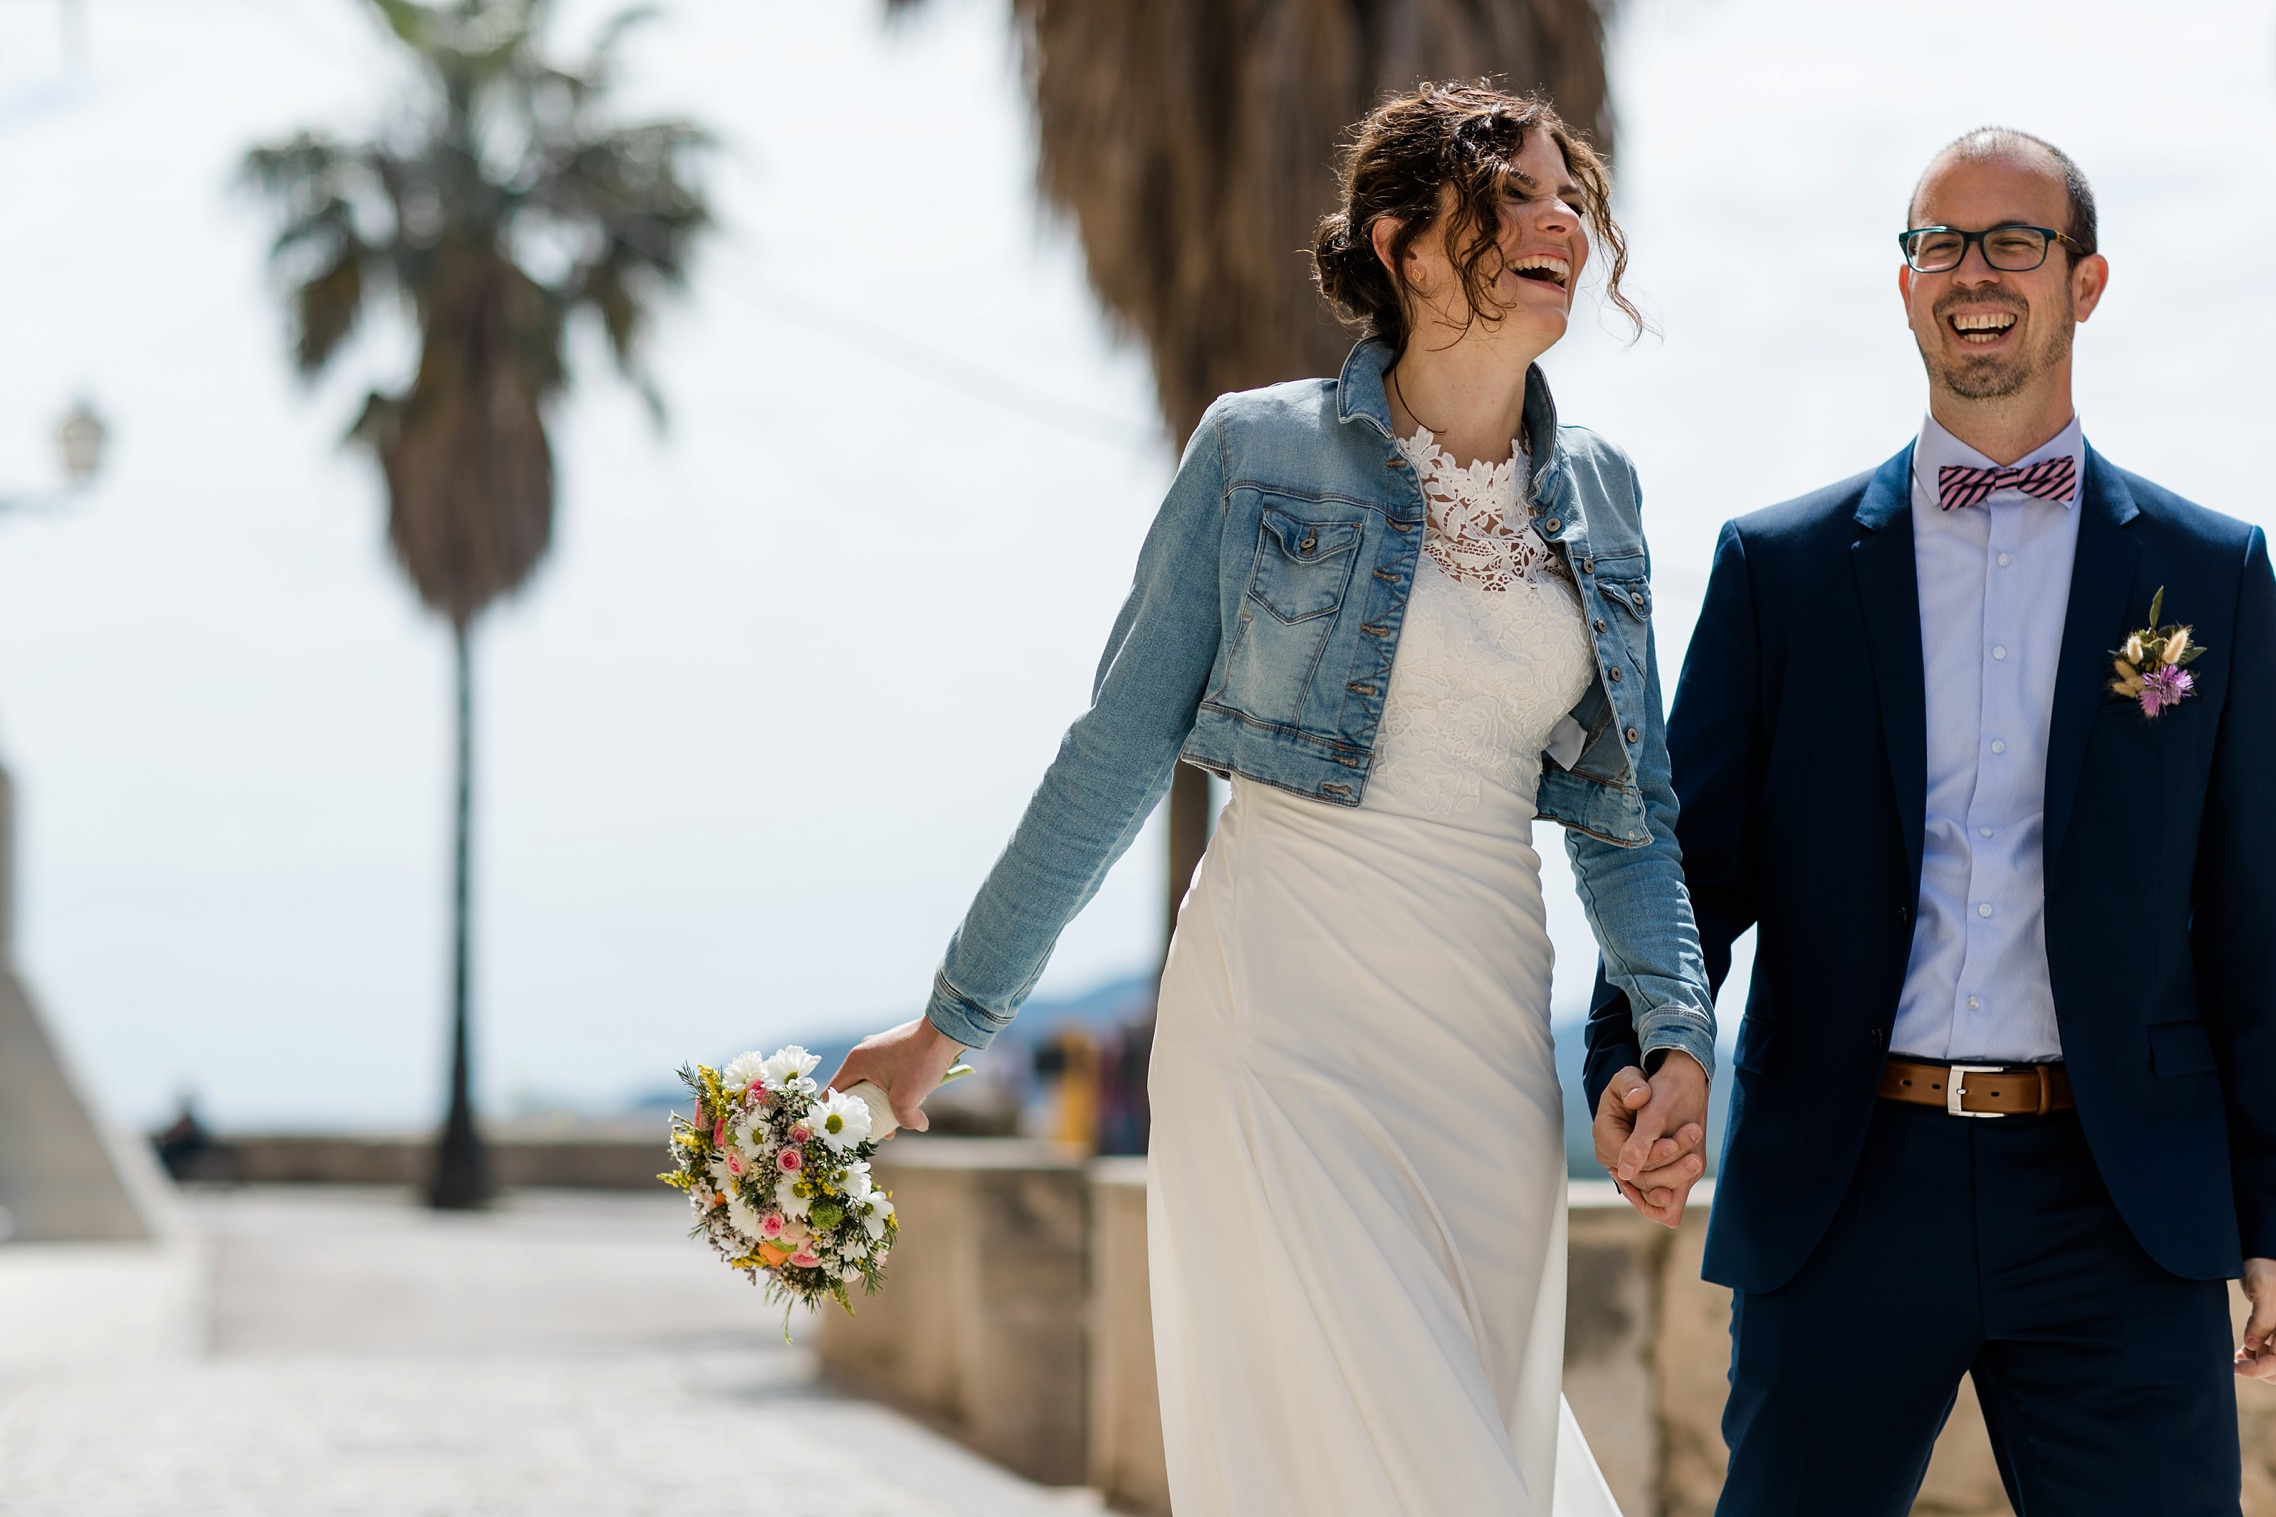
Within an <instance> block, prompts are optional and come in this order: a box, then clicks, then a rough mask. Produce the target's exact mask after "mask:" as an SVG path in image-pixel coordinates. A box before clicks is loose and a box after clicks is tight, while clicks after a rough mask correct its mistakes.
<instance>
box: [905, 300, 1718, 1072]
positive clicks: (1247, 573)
mask: <svg viewBox="0 0 2276 1517" xmlns="http://www.w3.org/2000/svg"><path fill="white" fill-rule="evenodd" d="M1391 358H1392V353H1391V351H1390V349H1389V348H1388V347H1386V346H1385V345H1383V344H1381V343H1378V342H1363V343H1361V344H1360V345H1359V346H1358V347H1356V348H1354V349H1353V350H1352V354H1351V357H1350V358H1349V359H1348V360H1347V361H1346V362H1345V364H1344V367H1343V373H1342V375H1341V376H1340V377H1338V378H1336V379H1333V380H1320V379H1314V380H1301V381H1298V382H1295V383H1291V384H1281V385H1274V386H1271V387H1270V388H1268V389H1263V390H1251V391H1246V392H1244V393H1241V394H1237V395H1227V396H1224V397H1222V398H1220V399H1219V400H1218V401H1217V402H1216V404H1214V405H1212V406H1211V407H1210V408H1209V410H1208V412H1207V413H1206V414H1205V415H1204V416H1203V417H1202V419H1201V424H1200V425H1199V426H1198V427H1196V428H1195V429H1194V433H1193V437H1192V440H1191V441H1190V442H1189V443H1188V444H1187V445H1186V450H1185V457H1184V459H1183V461H1182V462H1181V463H1180V464H1179V466H1178V474H1177V479H1176V481H1175V482H1174V483H1173V484H1172V485H1171V486H1170V491H1169V495H1168V498H1167V499H1165V500H1164V501H1163V503H1162V509H1161V512H1160V514H1159V515H1158V516H1157V517H1156V518H1155V521H1154V525H1153V528H1152V530H1151V531H1150V532H1148V533H1147V536H1146V542H1145V546H1144V547H1143V548H1142V549H1141V550H1140V552H1139V555H1138V571H1137V577H1136V582H1135V583H1134V584H1133V585H1132V587H1131V591H1130V597H1129V599H1128V600H1127V601H1125V602H1124V603H1123V607H1122V612H1121V614H1120V615H1119V616H1117V617H1116V618H1115V622H1114V630H1113V632H1112V634H1111V635H1110V636H1109V637H1108V638H1107V645H1106V653H1105V656H1104V657H1103V658H1102V659H1101V660H1100V663H1099V669H1098V675H1097V678H1096V680H1095V681H1094V683H1093V686H1092V695H1091V707H1090V710H1089V711H1087V712H1085V713H1084V714H1083V715H1082V716H1081V717H1080V718H1078V719H1077V720H1076V722H1075V724H1074V725H1073V726H1072V727H1070V728H1069V729H1068V730H1067V735H1066V737H1065V739H1064V740H1063V741H1062V742H1061V743H1060V746H1059V753H1058V756H1057V757H1056V758H1055V759H1054V760H1053V761H1052V763H1051V767H1050V768H1049V769H1048V770H1047V771H1045V773H1044V776H1043V783H1042V784H1041V785H1040V786H1039V787H1038V788H1037V790H1036V792H1035V796H1034V798H1033V799H1032V800H1030V801H1029V802H1028V807H1027V812H1026V814H1025V815H1024V816H1023V817H1022V818H1021V819H1020V824H1019V827H1018V829H1017V830H1016V831H1015V832H1014V833H1013V834H1012V840H1011V842H1010V844H1009V845H1008V846H1007V847H1006V848H1005V850H1004V852H1003V856H1002V857H1001V858H999V859H998V860H997V861H996V865H995V867H994V868H993V869H992V870H991V871H990V872H989V874H988V879H987V881H986V883H985V884H983V885H982V886H981V888H980V894H979V896H978V898H977V899H976V900H974V902H973V903H972V909H971V910H970V912H968V913H967V914H966V916H965V918H964V921H963V924H962V925H961V926H959V927H958V928H957V930H956V934H955V936H954V937H952V938H951V939H950V940H949V945H948V954H947V957H946V958H945V959H944V960H943V961H942V964H941V968H940V972H939V974H938V975H937V976H936V977H935V980H934V984H933V993H932V998H931V1000H930V1002H929V1003H928V1004H927V1006H926V1008H925V1015H926V1017H927V1018H928V1019H929V1020H930V1021H931V1022H932V1024H933V1025H934V1026H935V1027H937V1028H939V1029H940V1030H941V1031H942V1032H944V1033H946V1034H947V1035H948V1036H949V1037H951V1038H954V1039H955V1040H956V1041H957V1042H959V1043H961V1044H963V1045H965V1046H966V1047H968V1048H980V1047H985V1046H986V1045H987V1043H988V1042H989V1040H990V1039H992V1038H993V1037H994V1036H995V1035H996V1034H997V1033H998V1032H1000V1031H1001V1030H1002V1029H1003V1028H1004V1027H1005V1026H1006V1025H1007V1024H1009V1023H1010V1021H1011V1019H1012V1016H1013V1013H1014V1012H1015V1011H1017V1009H1018V1007H1019V1004H1020V1002H1021V1001H1023V1000H1025V999H1026V997H1027V994H1028V991H1029V990H1030V989H1032V988H1033V986H1034V984H1035V981H1036V978H1037V977H1038V976H1039V975H1041V974H1042V972H1043V966H1044V964H1045V962H1046V961H1047V960H1048V959H1049V958H1050V956H1051V950H1052V947H1053V945H1054V944H1056V943H1057V941H1058V938H1059V934H1060V932H1061V930H1062V929H1064V928H1065V926H1066V925H1067V923H1068V922H1069V921H1070V920H1072V919H1073V917H1074V915H1075V913H1076V912H1078V911H1080V910H1081V909H1082V907H1083V905H1084V903H1085V902H1087V901H1089V900H1090V898H1091V896H1092V895H1093V894H1094V893H1095V892H1096V891H1097V890H1098V887H1099V884H1100V882H1101V881H1102V880H1103V879H1105V877H1106V872H1107V869H1108V868H1109V867H1110V866H1111V865H1112V864H1113V863H1114V861H1115V860H1116V859H1117V858H1119V857H1121V855H1122V853H1123V851H1124V850H1125V849H1127V848H1128V847H1129V846H1130V842H1131V839H1132V838H1134V837H1135V836H1136V835H1137V833H1138V829H1139V827H1140V826H1141V825H1142V824H1143V823H1144V822H1145V820H1146V818H1147V816H1148V815H1149V814H1150V813H1151V812H1152V811H1153V809H1154V806H1155V804H1156V803H1157V802H1158V801H1159V800H1160V799H1161V797H1162V793H1163V791H1164V790H1165V789H1167V788H1168V785H1169V780H1170V774H1171V771H1172V770H1173V769H1174V768H1175V766H1176V764H1177V761H1178V760H1179V759H1180V758H1181V757H1182V758H1184V759H1185V760H1187V761H1188V762H1191V763H1194V764H1199V765H1201V766H1202V767H1204V768H1206V769H1210V770H1212V771H1214V772H1216V773H1218V774H1221V775H1239V776H1241V777H1243V778H1244V779H1248V780H1251V781H1254V782H1256V783H1258V784H1265V785H1272V786H1275V787H1277V788H1279V789H1282V790H1287V791H1292V792H1294V793H1295V794H1298V795H1302V796H1305V797H1308V798H1310V799H1312V800H1315V801H1318V802H1320V803H1322V804H1324V805H1330V806H1357V805H1358V804H1359V803H1360V800H1361V798H1362V796H1364V795H1365V793H1366V789H1367V776H1368V771H1369V768H1370V766H1371V763H1372V761H1373V756H1374V747H1375V735H1376V732H1377V731H1378V730H1379V728H1380V725H1381V722H1382V718H1383V700H1384V695H1385V693H1386V692H1387V691H1388V689H1389V687H1390V682H1391V665H1392V661H1393V660H1394V659H1395V658H1396V656H1397V654H1398V647H1399V628H1400V625H1401V623H1402V621H1403V620H1404V618H1405V615H1406V607H1407V595H1408V590H1409V587H1410V586H1411V585H1412V584H1413V582H1414V575H1415V570H1416V567H1417V560H1418V557H1419V555H1420V553H1421V550H1422V541H1423V531H1424V519H1425V508H1424V504H1423V494H1422V486H1421V482H1420V481H1419V480H1418V479H1417V478H1416V476H1415V471H1414V469H1413V468H1412V466H1410V465H1409V464H1408V462H1407V460H1406V457H1405V456H1404V455H1403V454H1402V453H1401V452H1400V451H1399V448H1398V445H1397V443H1396V442H1395V441H1394V440H1393V437H1392V431H1391V412H1390V405H1389V402H1388V400H1387V398H1386V396H1385V394H1384V387H1383V373H1384V370H1385V369H1386V368H1388V367H1389V365H1390V361H1391ZM1525 424H1526V433H1527V435H1528V437H1529V438H1530V439H1531V440H1532V445H1533V452H1534V464H1533V475H1532V481H1531V485H1530V487H1529V494H1530V497H1531V501H1532V504H1533V508H1534V510H1535V511H1536V513H1537V514H1536V516H1535V521H1534V525H1535V527H1536V529H1537V530H1538V531H1539V532H1540V533H1541V535H1542V536H1543V537H1544V538H1546V539H1547V540H1548V541H1549V542H1550V543H1552V544H1553V545H1554V548H1555V551H1557V552H1559V553H1561V554H1562V555H1563V557H1564V560H1565V562H1566V564H1567V565H1568V566H1569V567H1570V568H1571V570H1572V572H1573V578H1574V580H1575V582H1576V583H1577V584H1578V585H1579V587H1580V598H1581V607H1582V611H1583V614H1584V615H1585V616H1586V617H1587V618H1588V623H1589V627H1590V629H1591V632H1592V634H1593V640H1594V645H1595V652H1596V667H1597V676H1596V678H1595V679H1594V680H1593V681H1591V682H1590V685H1589V689H1588V693H1587V694H1585V695H1583V696H1582V697H1581V699H1580V703H1579V704H1578V705H1576V706H1574V707H1573V709H1572V712H1571V713H1570V715H1569V716H1568V717H1567V718H1566V719H1565V720H1563V721H1561V722H1560V723H1559V724H1558V731H1557V733H1556V735H1555V736H1554V737H1553V738H1552V740H1551V743H1550V747H1549V751H1548V754H1547V755H1546V757H1545V760H1544V763H1543V766H1542V776H1541V787H1540V792H1539V796H1538V799H1537V803H1536V806H1537V811H1538V814H1539V815H1540V816H1541V817H1543V818H1545V819H1547V820H1550V821H1554V822H1559V823H1562V824H1563V826H1564V827H1565V829H1566V833H1565V847H1566V851H1567V853H1568V854H1569V855H1570V856H1571V858H1572V861H1573V872H1574V874H1575V876H1576V877H1577V879H1578V881H1579V886H1580V896H1581V903H1582V905H1583V907H1584V908H1585V909H1586V911H1587V914H1588V919H1589V925H1590V926H1591V928H1593V929H1594V931H1595V934H1596V939H1597V943H1598V946H1599V948H1600V950H1601V952H1602V954H1603V961H1604V971H1605V975H1606V978H1607V979H1609V980H1610V981H1611V982H1612V984H1614V985H1615V986H1617V987H1618V988H1620V989H1621V990H1623V991H1626V992H1627V994H1628V998H1629V1004H1630V1006H1631V1007H1632V1008H1634V1017H1635V1024H1636V1032H1637V1038H1638V1041H1639V1042H1640V1043H1641V1045H1642V1046H1643V1048H1644V1050H1645V1052H1646V1053H1647V1054H1650V1053H1651V1052H1653V1051H1655V1050H1658V1049H1663V1048H1680V1049H1682V1050H1683V1051H1685V1052H1686V1053H1689V1054H1690V1055H1692V1056H1693V1057H1694V1058H1696V1059H1697V1060H1698V1061H1699V1064H1700V1067H1701V1068H1703V1069H1706V1070H1708V1071H1709V1072H1712V1071H1713V1069H1714V1067H1715V1066H1714V1058H1715V1014H1714V1003H1713V998H1712V997H1711V996H1710V995H1709V993H1708V990H1707V976H1706V971H1705V968H1704V964H1703V961H1702V959H1701V956H1700V951H1699V938H1698V932H1697V929H1696V928H1695V927H1694V925H1693V922H1692V915H1691V903H1690V898H1689V896H1687V895H1686V894H1685V891H1684V884H1683V867H1682V860H1681V856H1680V854H1679V853H1678V852H1677V848H1676V841H1675V817H1676V803H1675V793H1674V791H1673V789H1672V788H1671V786H1670V784H1669V780H1668V757H1667V744H1666V737H1665V730H1664V727H1663V725H1662V723H1663V717H1662V713H1661V704H1660V680H1659V664H1658V658H1657V654H1656V650H1655V646H1654V643H1653V637H1652V591H1651V578H1650V575H1651V561H1650V557H1649V555H1648V553H1647V552H1646V550H1645V546H1644V535H1643V528H1642V524H1641V521H1640V508H1639V504H1638V497H1637V489H1636V474H1635V470H1634V468H1633V467H1632V466H1631V465H1630V464H1629V462H1628V458H1627V455H1625V454H1623V453H1622V452H1621V451H1620V450H1619V449H1618V448H1615V447H1613V446H1612V445H1611V444H1610V443H1607V442H1605V441H1604V440H1603V439H1602V438H1600V437H1598V436H1596V435H1595V434H1594V433H1592V432H1589V431H1586V430H1584V429H1582V428H1579V427H1563V428H1560V427H1559V426H1558V425H1557V413H1556V408H1555V406H1554V405H1553V404H1552V402H1551V400H1550V397H1549V387H1548V384H1547V382H1546V381H1545V380H1543V378H1542V377H1541V371H1540V370H1539V369H1538V368H1536V369H1534V370H1532V371H1531V372H1530V373H1528V374H1527V376H1526V395H1525Z"/></svg>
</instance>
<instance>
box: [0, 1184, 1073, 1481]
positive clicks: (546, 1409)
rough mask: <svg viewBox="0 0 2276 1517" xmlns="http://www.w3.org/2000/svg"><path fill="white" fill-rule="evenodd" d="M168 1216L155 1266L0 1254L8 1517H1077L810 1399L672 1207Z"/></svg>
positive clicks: (805, 1361)
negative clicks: (731, 1513) (783, 1514)
mask: <svg viewBox="0 0 2276 1517" xmlns="http://www.w3.org/2000/svg"><path fill="white" fill-rule="evenodd" d="M184 1212H185V1214H186V1223H187V1225H186V1228H185V1229H184V1230H185V1232H186V1234H187V1237H186V1238H185V1239H184V1240H183V1241H181V1242H178V1243H177V1244H175V1245H173V1246H172V1247H170V1248H168V1249H165V1250H156V1251H153V1250H138V1249H124V1248H111V1247H101V1248H55V1247H45V1248H43V1247H40V1246H36V1245H8V1246H0V1512H5V1513H8V1514H9V1517H51V1514H52V1517H64V1514H69V1517H130V1514H132V1517H141V1514H146V1513H147V1514H152V1517H158V1514H164V1517H193V1514H195V1517H203V1514H225V1517H266V1514H270V1513H276V1514H280V1517H281V1514H293V1517H303V1514H305V1517H333V1514H339V1517H365V1514H369V1517H462V1514H464V1517H474V1514H481V1517H489V1514H505V1517H521V1514H529V1517H539V1514H543V1517H584V1514H593V1517H602V1514H606V1517H638V1514H643V1513H651V1512H653V1513H659V1514H661V1513H670V1514H672V1517H687V1514H689V1513H691V1512H697V1511H704V1510H734V1509H737V1508H753V1509H756V1508H761V1507H764V1508H767V1509H776V1508H780V1509H783V1510H792V1511H800V1510H805V1511H814V1512H826V1513H829V1514H830V1517H1068V1514H1070V1513H1077V1512H1096V1511H1097V1510H1098V1507H1097V1503H1096V1499H1095V1498H1094V1497H1092V1496H1090V1495H1089V1494H1088V1493H1086V1492H1070V1491H1050V1490H1046V1489H1043V1488H1041V1487H1037V1486H1033V1485H1030V1484H1028V1483H1026V1482H1024V1481H1021V1480H1018V1479H1016V1478H1015V1477H1013V1476H1010V1475H1008V1474H1005V1473H1004V1472H1003V1471H1001V1470H998V1469H996V1468H995V1467H994V1466H992V1465H989V1464H987V1463H986V1462H984V1461H982V1460H980V1459H978V1458H975V1457H974V1456H972V1455H970V1454H967V1453H966V1452H964V1451H963V1450H962V1449H960V1448H958V1447H957V1446H955V1445H954V1444H951V1443H949V1442H947V1441H945V1440H943V1439H941V1438H938V1437H936V1436H934V1435H933V1434H931V1433H929V1432H927V1431H925V1430H924V1429H922V1428H920V1427H918V1426H916V1425H915V1424H913V1423H911V1422H909V1421H908V1420H907V1419H905V1418H902V1417H900V1416H897V1415H895V1414H894V1413H891V1412H888V1411H886V1410H884V1409H883V1408H880V1407H877V1406H875V1405H873V1404H870V1403H867V1402H863V1401H858V1400H854V1399H850V1398H847V1397H842V1396H839V1395H836V1394H833V1393H832V1392H830V1391H828V1390H827V1389H825V1388H822V1387H820V1386H818V1385H816V1383H815V1381H814V1378H813V1367H812V1362H811V1359H810V1358H809V1356H808V1355H807V1354H806V1353H805V1352H804V1351H803V1350H802V1349H800V1348H794V1347H787V1346H785V1345H784V1343H783V1341H782V1316H781V1312H780V1309H779V1308H774V1309H769V1308H768V1307H767V1306H766V1305H765V1304H764V1302H763V1300H762V1299H761V1297H760V1296H759V1294H758V1292H756V1291H754V1290H752V1289H751V1288H750V1287H748V1286H746V1285H744V1284H743V1283H742V1282H741V1280H740V1279H739V1278H738V1277H736V1276H733V1275H731V1274H730V1273H729V1272H728V1271H727V1270H725V1269H724V1268H722V1267H720V1266H718V1265H716V1264H714V1263H712V1262H711V1261H710V1260H709V1258H708V1256H707V1255H705V1254H704V1253H703V1252H702V1251H701V1250H699V1249H698V1248H697V1247H696V1245H694V1244H693V1243H690V1242H688V1241H687V1240H686V1239H685V1238H684V1237H683V1236H682V1234H683V1232H684V1223H683V1221H682V1219H683V1218H684V1216H685V1210H684V1208H683V1206H682V1205H681V1203H680V1202H679V1201H678V1199H677V1198H676V1197H673V1196H669V1195H659V1196H653V1197H651V1196H645V1195H642V1196H616V1195H602V1194H576V1193H545V1192H534V1193H528V1194H525V1195H522V1196H518V1197H516V1198H514V1199H513V1200H512V1201H510V1202H508V1203H507V1204H505V1205H504V1206H502V1207H500V1208H499V1209H498V1210H496V1211H493V1212H490V1213H486V1214H481V1215H476V1216H437V1215H435V1214H433V1213H429V1212H426V1211H424V1210H422V1209H420V1208H417V1207H415V1206H413V1205H411V1204H409V1202H408V1199H407V1198H406V1197H404V1196H402V1195H400V1194H395V1193H388V1192H362V1191H353V1190H345V1189H316V1188H309V1189H305V1190H286V1189H266V1190H264V1189H249V1190H240V1191H234V1192H222V1193H211V1194H206V1195H202V1196H193V1197H191V1198H190V1199H189V1200H188V1202H187V1203H186V1205H185V1207H184ZM793 1331H794V1332H795V1333H797V1334H798V1335H799V1336H800V1337H801V1338H802V1339H804V1338H810V1337H811V1336H812V1332H813V1329H812V1328H811V1327H810V1326H807V1325H803V1324H798V1325H794V1328H793Z"/></svg>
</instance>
